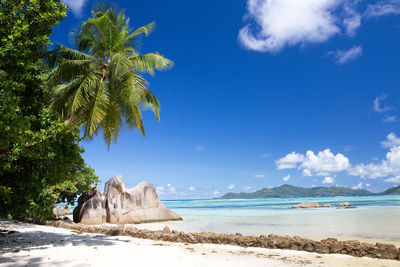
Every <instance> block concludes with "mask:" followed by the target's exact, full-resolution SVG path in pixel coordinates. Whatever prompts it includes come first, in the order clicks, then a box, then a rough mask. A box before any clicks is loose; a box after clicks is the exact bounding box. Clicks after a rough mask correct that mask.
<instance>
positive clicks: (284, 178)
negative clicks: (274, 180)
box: [282, 174, 290, 182]
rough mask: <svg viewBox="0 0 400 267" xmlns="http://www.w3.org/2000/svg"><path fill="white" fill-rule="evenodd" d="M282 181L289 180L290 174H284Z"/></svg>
mask: <svg viewBox="0 0 400 267" xmlns="http://www.w3.org/2000/svg"><path fill="white" fill-rule="evenodd" d="M282 180H283V181H285V182H287V181H289V180H290V174H288V175H286V176H285V177H283V178H282Z"/></svg>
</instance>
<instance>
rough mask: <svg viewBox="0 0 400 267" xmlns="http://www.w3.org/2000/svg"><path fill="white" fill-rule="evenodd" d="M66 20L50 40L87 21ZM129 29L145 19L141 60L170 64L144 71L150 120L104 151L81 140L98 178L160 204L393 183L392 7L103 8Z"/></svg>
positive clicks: (397, 155) (256, 0)
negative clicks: (151, 102)
mask: <svg viewBox="0 0 400 267" xmlns="http://www.w3.org/2000/svg"><path fill="white" fill-rule="evenodd" d="M64 2H65V3H66V4H67V5H69V7H70V10H71V12H70V13H69V14H68V17H67V19H65V20H64V21H63V22H62V23H61V25H60V27H59V28H57V29H55V33H54V35H53V36H52V41H53V42H59V43H64V44H69V45H70V43H69V41H68V33H69V31H70V30H71V29H72V28H73V27H76V26H78V25H79V23H80V22H82V21H83V20H85V19H86V18H88V17H89V16H90V9H91V8H92V6H93V4H94V1H81V0H64ZM115 3H116V4H117V6H119V7H120V8H123V9H125V10H126V14H127V16H129V17H130V18H131V26H132V27H135V28H136V27H140V26H142V25H145V24H147V23H149V22H152V21H156V23H157V28H156V30H155V31H154V32H153V33H152V34H151V35H150V36H149V37H147V38H144V39H143V40H142V41H143V45H142V49H141V52H142V53H147V52H154V51H158V52H160V53H162V54H163V55H165V56H166V57H168V58H170V59H171V60H173V61H174V62H175V66H174V67H173V68H172V69H171V70H169V71H165V72H158V73H157V74H156V76H155V77H154V78H153V77H148V78H149V81H150V89H151V90H152V91H153V92H154V93H155V95H156V96H157V97H158V99H159V100H160V102H161V105H162V107H161V121H160V123H157V122H156V121H155V119H154V116H153V115H152V114H151V113H150V112H144V123H145V127H146V138H142V137H141V135H140V133H139V132H137V131H132V130H128V129H126V130H125V131H123V133H122V135H121V136H120V137H119V139H118V143H117V144H115V145H112V146H111V148H110V150H107V147H106V145H105V144H104V142H103V140H102V136H100V135H99V136H98V137H96V138H95V139H94V140H93V141H91V142H85V143H84V146H85V148H86V150H87V152H86V153H85V154H84V158H85V160H86V161H87V162H88V164H89V165H91V166H92V167H94V168H95V170H96V173H97V175H99V176H100V178H101V180H102V183H101V185H100V188H101V189H102V188H103V185H104V182H105V181H107V180H108V179H109V178H110V177H112V176H114V175H117V174H121V175H123V176H124V178H125V181H126V183H127V184H128V186H134V185H135V184H137V183H138V182H140V181H143V180H146V181H150V182H152V183H153V184H154V185H155V186H156V187H157V190H158V192H159V194H160V197H161V198H162V199H181V198H185V199H187V198H210V197H218V196H221V195H222V194H224V193H226V192H244V191H246V192H252V191H255V190H257V189H260V188H264V187H269V186H272V187H274V186H278V185H281V184H284V183H289V184H293V185H297V186H304V187H311V186H331V185H341V186H347V187H354V188H366V189H369V190H371V191H374V192H379V191H382V190H384V189H386V188H389V187H392V186H394V185H398V184H399V183H400V138H399V137H398V136H400V129H399V125H400V110H399V107H400V105H399V104H400V93H399V92H400V91H399V89H400V67H399V61H400V49H399V45H400V0H376V1H362V0H353V1H350V0H301V1H300V0H247V1H245V0H242V1H238V0H234V1H222V0H221V1H210V0H205V1H202V2H201V3H200V2H195V1H177V0H170V1H154V0H146V1H132V0H129V1H115Z"/></svg>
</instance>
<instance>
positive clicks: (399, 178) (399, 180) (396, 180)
mask: <svg viewBox="0 0 400 267" xmlns="http://www.w3.org/2000/svg"><path fill="white" fill-rule="evenodd" d="M385 182H387V183H396V184H400V175H398V176H395V177H391V178H388V179H386V180H385Z"/></svg>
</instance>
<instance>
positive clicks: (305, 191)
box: [221, 184, 400, 199]
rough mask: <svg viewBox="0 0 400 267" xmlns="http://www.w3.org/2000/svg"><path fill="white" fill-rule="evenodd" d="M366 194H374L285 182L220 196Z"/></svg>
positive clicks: (239, 197) (232, 197) (360, 190)
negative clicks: (251, 191)
mask: <svg viewBox="0 0 400 267" xmlns="http://www.w3.org/2000/svg"><path fill="white" fill-rule="evenodd" d="M395 188H396V187H395ZM395 188H391V189H395ZM391 189H388V190H386V191H389V190H391ZM397 190H398V191H396V192H398V193H397V194H400V193H399V191H400V187H397ZM386 191H385V192H386ZM394 194H396V193H394ZM367 195H375V194H374V193H372V192H370V191H368V190H365V189H357V190H353V189H350V188H347V187H338V186H331V187H313V188H304V187H298V186H293V185H288V184H285V185H281V186H278V187H274V188H264V189H261V190H258V191H256V192H254V193H227V194H225V195H223V196H222V197H221V198H222V199H249V198H281V197H332V196H367Z"/></svg>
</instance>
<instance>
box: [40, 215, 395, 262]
mask: <svg viewBox="0 0 400 267" xmlns="http://www.w3.org/2000/svg"><path fill="white" fill-rule="evenodd" d="M44 224H45V225H49V226H54V227H60V228H66V229H71V230H75V231H77V232H78V233H79V232H85V233H98V234H104V235H112V236H117V235H125V236H131V237H136V238H143V239H151V240H162V241H170V242H181V243H190V244H197V243H211V244H226V245H235V246H241V247H261V248H269V249H291V250H300V251H308V252H316V253H320V254H332V253H336V254H347V255H351V256H355V257H364V256H366V257H371V258H378V259H390V260H399V261H400V248H397V247H396V246H395V245H392V244H384V243H376V244H375V245H373V244H370V243H365V242H362V243H361V242H359V241H357V240H348V241H338V240H337V239H336V238H327V239H323V240H321V241H315V240H311V239H307V238H301V237H299V236H294V237H291V236H278V235H273V234H270V235H268V236H265V235H260V236H245V235H242V234H239V233H237V234H217V233H212V232H201V233H184V232H178V231H175V230H173V231H171V230H170V229H169V228H168V227H165V228H164V229H163V230H162V231H150V230H139V229H137V228H136V227H133V226H130V225H116V226H104V225H97V226H96V225H94V226H91V225H84V224H79V223H78V224H77V223H68V222H63V221H54V220H51V221H50V220H49V221H46V222H45V223H44Z"/></svg>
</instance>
